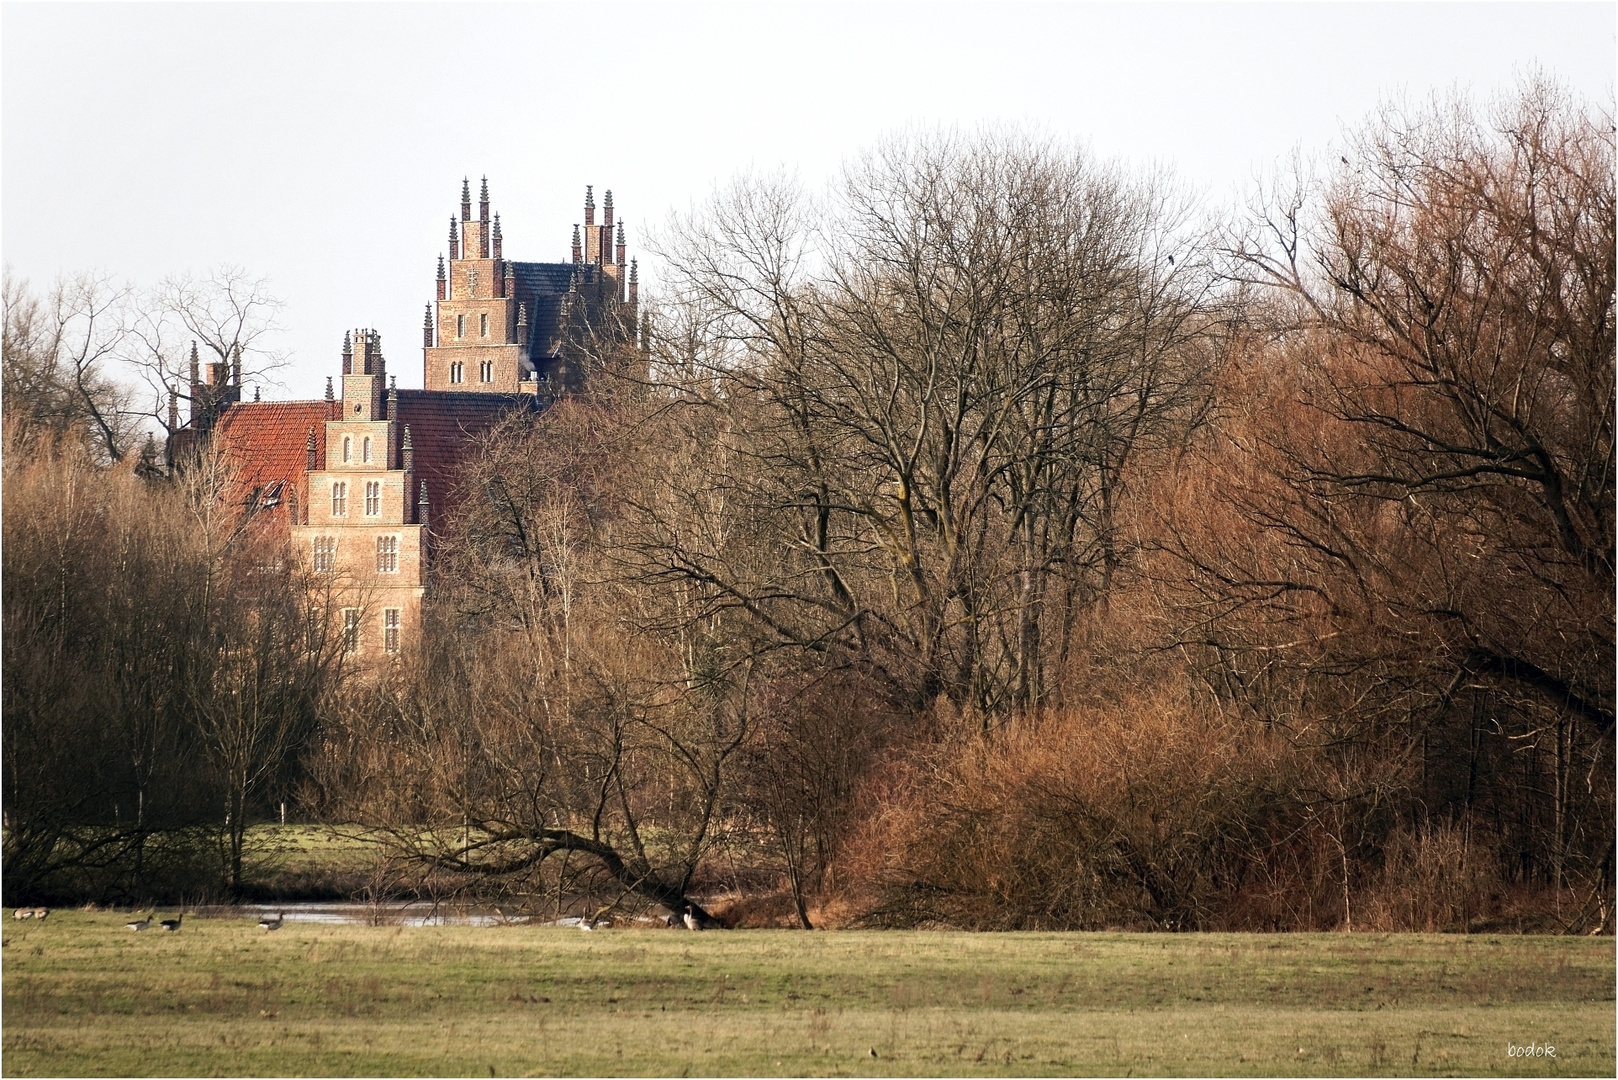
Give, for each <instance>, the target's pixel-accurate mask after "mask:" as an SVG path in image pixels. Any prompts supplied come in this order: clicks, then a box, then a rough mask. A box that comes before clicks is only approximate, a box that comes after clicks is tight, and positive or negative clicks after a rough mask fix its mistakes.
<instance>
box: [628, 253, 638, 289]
mask: <svg viewBox="0 0 1618 1080" xmlns="http://www.w3.org/2000/svg"><path fill="white" fill-rule="evenodd" d="M637 261H638V260H635V259H630V260H629V283H630V284H631V285H634V284H636V283H637V282H639V281H640V269H639V267H638V266H637V265H636V263H637Z"/></svg>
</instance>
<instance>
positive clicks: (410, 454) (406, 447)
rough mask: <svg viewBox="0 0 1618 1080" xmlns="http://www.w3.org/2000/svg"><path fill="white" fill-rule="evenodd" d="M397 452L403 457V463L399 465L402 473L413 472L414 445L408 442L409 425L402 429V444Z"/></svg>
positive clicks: (414, 459) (414, 461) (414, 464)
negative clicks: (401, 467)
mask: <svg viewBox="0 0 1618 1080" xmlns="http://www.w3.org/2000/svg"><path fill="white" fill-rule="evenodd" d="M399 451H400V453H401V454H402V455H403V457H404V461H403V462H402V463H401V464H402V466H403V468H404V471H405V472H415V471H416V447H415V444H414V443H412V442H411V441H410V425H409V424H406V425H405V427H404V442H403V443H402V444H401V445H400V447H399Z"/></svg>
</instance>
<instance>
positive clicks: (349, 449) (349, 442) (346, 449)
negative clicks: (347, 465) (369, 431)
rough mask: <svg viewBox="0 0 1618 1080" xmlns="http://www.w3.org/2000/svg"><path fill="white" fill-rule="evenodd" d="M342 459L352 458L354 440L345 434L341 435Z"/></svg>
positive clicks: (351, 459) (348, 459)
mask: <svg viewBox="0 0 1618 1080" xmlns="http://www.w3.org/2000/svg"><path fill="white" fill-rule="evenodd" d="M343 460H344V461H353V460H354V440H353V439H350V438H349V437H348V436H347V435H344V436H343Z"/></svg>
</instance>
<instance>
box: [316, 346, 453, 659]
mask: <svg viewBox="0 0 1618 1080" xmlns="http://www.w3.org/2000/svg"><path fill="white" fill-rule="evenodd" d="M342 379H343V396H342V398H341V400H340V401H336V402H333V404H332V408H331V409H330V410H329V412H328V415H329V416H330V417H331V419H328V420H327V421H326V424H325V435H326V438H325V458H324V460H319V459H318V457H317V451H316V440H315V432H314V430H313V429H311V430H310V432H309V436H308V440H307V442H306V444H305V452H306V453H307V454H308V455H309V459H310V460H309V465H310V468H309V470H308V481H307V484H308V486H307V497H306V498H305V500H304V502H303V510H302V514H301V517H302V520H301V521H294V523H293V526H292V542H293V549H294V550H295V551H298V552H299V553H300V555H301V557H303V558H305V559H307V560H308V565H309V567H310V568H311V569H312V570H314V571H315V572H316V573H318V574H322V575H327V574H329V575H331V578H330V580H331V582H332V585H333V589H334V590H335V592H336V595H338V596H339V597H340V602H341V608H342V610H341V616H340V618H341V619H342V625H341V627H340V628H339V630H340V632H341V633H342V634H343V635H344V640H345V648H346V649H347V651H348V652H350V653H354V654H358V655H360V656H362V657H365V658H377V657H385V656H387V655H390V654H395V653H398V652H400V651H401V650H402V649H403V648H404V647H405V644H406V643H407V642H408V641H409V640H410V639H411V638H412V637H413V636H414V634H415V633H416V632H417V629H418V628H419V627H420V625H421V600H422V596H423V595H424V592H425V590H424V583H425V571H426V527H425V526H424V525H423V524H421V523H420V521H419V518H418V514H419V513H420V509H419V507H418V505H417V500H416V499H415V498H414V495H415V488H416V483H415V481H416V477H415V475H414V470H415V461H414V454H413V448H412V447H411V445H410V439H409V432H408V429H404V430H403V431H401V427H400V424H399V420H398V417H396V416H395V415H393V414H394V412H395V411H396V408H397V401H398V393H397V391H393V390H390V389H385V383H386V381H387V362H386V361H385V360H384V359H383V356H382V338H381V335H379V334H378V333H377V332H376V331H375V330H370V329H359V330H354V331H351V332H350V333H348V334H345V335H344V336H343V351H342Z"/></svg>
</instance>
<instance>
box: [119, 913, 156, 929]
mask: <svg viewBox="0 0 1618 1080" xmlns="http://www.w3.org/2000/svg"><path fill="white" fill-rule="evenodd" d="M151 925H152V915H151V912H147V914H146V918H144V919H136V920H135V921H134V922H126V923H124V926H125V927H127V928H128V929H130V930H133V931H135V932H136V933H140V931H142V930H144V929H146V928H147V927H148V926H151Z"/></svg>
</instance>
